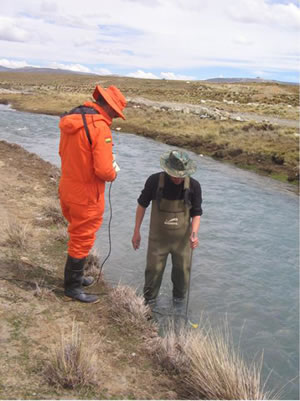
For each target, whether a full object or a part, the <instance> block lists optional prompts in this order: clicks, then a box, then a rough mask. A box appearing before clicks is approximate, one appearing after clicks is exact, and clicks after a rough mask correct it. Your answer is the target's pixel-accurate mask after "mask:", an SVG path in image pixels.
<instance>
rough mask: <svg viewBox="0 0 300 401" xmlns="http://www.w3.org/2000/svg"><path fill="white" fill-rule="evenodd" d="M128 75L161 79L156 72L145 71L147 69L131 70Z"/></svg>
mask: <svg viewBox="0 0 300 401" xmlns="http://www.w3.org/2000/svg"><path fill="white" fill-rule="evenodd" d="M127 77H132V78H147V79H159V77H158V76H156V75H154V74H152V72H145V71H142V70H138V71H136V72H131V73H129V74H127Z"/></svg>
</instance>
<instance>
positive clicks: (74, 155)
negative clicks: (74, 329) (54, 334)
mask: <svg viewBox="0 0 300 401" xmlns="http://www.w3.org/2000/svg"><path fill="white" fill-rule="evenodd" d="M93 98H94V99H95V102H89V101H88V102H85V103H84V105H83V106H78V107H76V108H75V109H73V110H71V111H69V112H68V113H65V114H64V115H63V116H62V117H61V120H60V124H59V127H60V144H59V155H60V157H61V179H60V183H59V198H60V204H61V209H62V213H63V215H64V216H65V218H66V219H67V220H68V222H69V225H68V232H69V242H68V257H67V262H66V265H65V272H64V293H65V296H66V297H68V298H67V299H70V300H71V299H74V300H77V301H81V302H87V303H96V302H98V301H99V298H98V297H97V296H96V295H92V294H86V293H85V292H84V290H83V286H89V285H91V284H93V281H94V280H93V278H92V277H84V275H83V270H84V263H85V261H86V257H87V255H88V254H89V251H90V250H91V248H92V247H93V244H94V241H95V238H96V232H97V230H98V229H99V228H100V226H101V223H102V220H103V213H104V191H105V182H107V181H114V180H115V178H116V175H117V171H118V165H117V163H116V161H115V160H114V155H113V152H112V146H113V143H112V134H111V130H110V125H111V123H112V120H113V118H117V117H121V118H123V119H125V116H124V114H123V113H122V110H123V109H124V108H125V106H126V99H125V97H124V96H123V94H122V92H121V91H120V90H119V89H118V88H116V87H115V86H110V87H109V88H107V89H104V88H102V87H101V86H100V85H97V86H96V88H95V90H94V93H93Z"/></svg>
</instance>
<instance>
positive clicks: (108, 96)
mask: <svg viewBox="0 0 300 401" xmlns="http://www.w3.org/2000/svg"><path fill="white" fill-rule="evenodd" d="M99 95H101V96H103V98H104V100H105V101H106V103H108V104H109V105H110V107H111V108H113V109H114V110H115V112H117V113H118V114H119V116H120V117H122V118H123V120H125V116H124V114H123V113H122V110H123V109H124V108H125V107H126V99H125V97H124V96H123V94H122V92H121V91H120V90H119V89H118V88H117V87H116V86H113V85H112V86H109V87H108V88H107V89H104V88H102V86H100V85H97V86H96V88H95V90H94V93H93V98H94V99H95V100H96V101H97V100H98V97H99Z"/></svg>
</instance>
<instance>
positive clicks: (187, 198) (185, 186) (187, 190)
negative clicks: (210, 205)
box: [183, 176, 192, 208]
mask: <svg viewBox="0 0 300 401" xmlns="http://www.w3.org/2000/svg"><path fill="white" fill-rule="evenodd" d="M190 184H191V180H190V177H189V176H187V177H185V178H184V184H183V199H184V203H185V205H186V206H187V207H189V208H190V207H191V206H192V204H191V201H190Z"/></svg>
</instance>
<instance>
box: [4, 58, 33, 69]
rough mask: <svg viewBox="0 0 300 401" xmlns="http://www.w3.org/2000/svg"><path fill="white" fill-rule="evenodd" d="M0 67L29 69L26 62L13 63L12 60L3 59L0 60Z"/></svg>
mask: <svg viewBox="0 0 300 401" xmlns="http://www.w3.org/2000/svg"><path fill="white" fill-rule="evenodd" d="M0 65H2V67H7V68H23V67H29V64H28V63H27V61H25V60H23V61H13V60H7V59H5V58H2V59H0Z"/></svg>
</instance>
